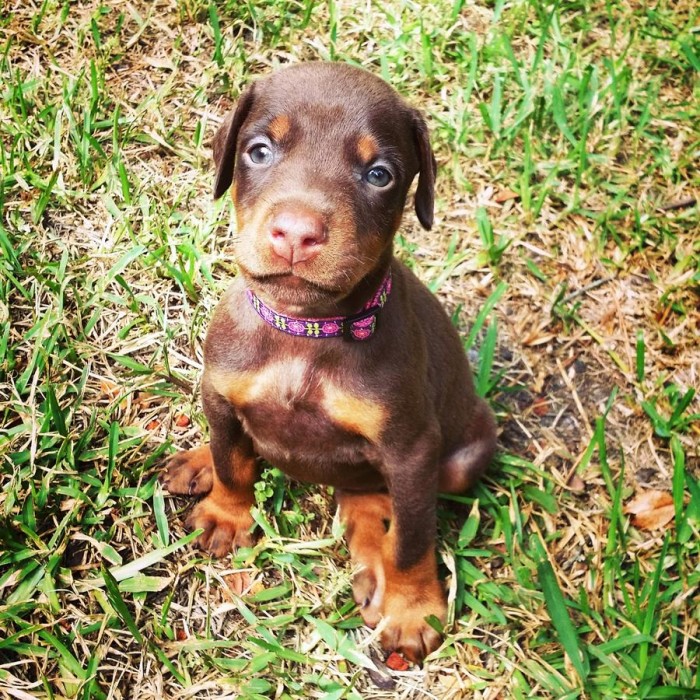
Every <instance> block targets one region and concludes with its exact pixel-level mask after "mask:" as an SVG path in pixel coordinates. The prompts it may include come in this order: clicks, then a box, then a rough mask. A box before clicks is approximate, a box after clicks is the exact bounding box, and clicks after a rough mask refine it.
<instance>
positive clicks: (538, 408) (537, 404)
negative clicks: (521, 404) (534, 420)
mask: <svg viewBox="0 0 700 700" xmlns="http://www.w3.org/2000/svg"><path fill="white" fill-rule="evenodd" d="M548 411H549V400H548V399H547V398H546V397H544V396H538V397H537V398H536V399H535V400H534V401H533V402H532V412H533V413H534V414H535V415H536V416H540V417H541V416H546V415H547V412H548Z"/></svg>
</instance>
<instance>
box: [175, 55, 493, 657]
mask: <svg viewBox="0 0 700 700" xmlns="http://www.w3.org/2000/svg"><path fill="white" fill-rule="evenodd" d="M213 150H214V161H215V163H216V184H215V191H214V196H215V197H216V198H218V197H221V196H222V195H223V194H224V193H225V192H226V191H227V190H228V189H229V188H231V192H232V196H233V202H234V205H235V211H236V218H237V224H238V231H237V237H236V239H235V254H236V258H237V262H238V265H239V267H240V276H239V277H238V278H237V279H236V280H235V281H234V283H233V284H232V285H231V287H230V288H229V289H228V291H227V292H226V293H225V294H224V297H223V298H222V300H221V302H220V303H219V305H218V306H217V308H216V311H215V313H214V316H213V319H212V321H211V326H210V328H209V332H208V334H207V338H206V343H205V347H204V357H205V369H204V377H203V381H202V401H203V405H204V412H205V414H206V417H207V419H208V421H209V426H210V443H209V444H208V445H204V446H202V447H199V448H195V449H193V450H189V451H187V452H183V453H180V454H179V455H176V456H175V457H174V458H173V459H172V460H171V461H170V463H169V464H168V467H167V472H166V474H165V475H164V478H163V482H164V485H165V486H166V488H167V489H168V490H169V491H170V492H171V493H176V494H194V495H205V494H206V497H205V498H204V499H203V500H201V501H200V502H199V503H198V504H197V505H196V506H195V508H194V509H193V511H192V514H191V516H190V517H189V520H188V526H189V527H191V528H202V529H203V530H204V532H203V533H202V534H201V535H200V537H199V544H200V545H201V546H202V547H203V548H204V549H206V550H208V551H209V552H211V553H212V554H213V555H216V556H223V555H225V554H227V553H228V552H230V551H231V549H232V548H233V547H235V546H237V545H249V544H250V543H251V534H250V530H251V527H252V525H253V520H252V518H251V515H250V507H251V505H252V504H253V502H254V495H253V487H254V483H255V481H256V479H257V477H258V465H257V462H256V459H257V457H258V456H260V457H263V458H264V459H266V460H267V461H269V462H270V463H271V464H274V465H276V466H277V467H279V468H281V469H282V470H284V471H285V472H286V473H287V474H288V475H289V476H291V477H293V478H294V479H299V480H301V481H306V482H315V483H318V484H328V485H331V486H334V487H335V494H336V497H337V499H338V503H339V507H340V514H341V518H342V520H343V522H344V523H345V525H346V537H347V540H348V547H349V550H350V553H351V556H352V560H353V562H354V564H355V565H356V566H357V569H358V573H357V575H356V576H355V578H354V580H353V595H354V598H355V600H356V601H357V603H358V604H359V605H360V609H361V613H362V616H363V618H364V620H365V622H366V623H367V624H368V625H370V626H375V625H377V624H378V623H379V621H380V619H383V618H384V619H385V626H384V628H383V633H382V635H381V641H382V645H383V646H384V647H385V649H387V650H398V651H400V652H403V653H404V654H405V655H406V656H407V657H408V658H409V659H411V660H414V661H421V660H422V659H423V657H424V656H425V655H426V654H428V653H430V652H431V651H433V650H435V649H436V648H437V646H438V645H439V643H440V636H439V634H438V633H437V632H435V630H434V629H433V628H432V627H431V626H430V625H429V624H428V623H427V622H426V621H425V618H426V617H427V616H429V615H435V616H437V617H438V618H439V619H441V620H443V621H444V619H445V613H446V603H445V595H444V592H443V589H442V586H441V584H440V582H439V580H438V576H437V564H436V556H435V536H436V499H437V493H438V491H446V492H451V493H458V492H462V491H464V490H465V489H467V488H468V487H469V486H470V485H471V484H472V483H473V482H474V480H475V479H476V478H477V477H478V476H479V475H480V474H481V472H482V471H483V470H484V469H485V467H486V466H487V465H488V463H489V461H490V459H491V457H492V454H493V452H494V449H495V434H496V431H495V423H494V419H493V416H492V414H491V411H490V410H489V408H488V406H487V405H486V403H485V402H484V401H483V400H482V399H481V398H479V397H478V396H477V395H476V394H475V391H474V386H473V382H472V377H471V373H470V369H469V365H468V363H467V359H466V357H465V355H464V351H463V348H462V345H461V343H460V340H459V337H458V335H457V333H456V332H455V330H454V329H453V327H452V325H451V323H450V320H449V319H448V317H447V315H446V314H445V312H444V311H443V309H442V308H441V306H440V304H439V303H438V301H437V300H436V299H435V297H433V296H432V295H431V294H430V292H429V291H428V290H427V289H426V288H425V287H424V286H423V285H422V284H421V283H420V282H419V281H418V279H417V278H416V277H415V276H414V275H413V274H412V273H411V272H410V271H409V270H408V269H407V268H406V267H405V266H404V265H403V264H402V263H400V262H399V261H397V260H396V259H395V258H394V256H393V253H392V239H393V236H394V233H395V232H396V230H397V228H398V227H399V224H400V222H401V217H402V214H403V210H404V204H405V201H406V197H407V193H408V189H409V186H410V185H411V182H412V180H413V179H414V177H415V175H416V174H418V185H417V189H416V194H415V210H416V213H417V215H418V219H419V221H420V223H421V224H422V225H423V227H424V228H426V229H429V228H430V227H431V226H432V223H433V198H434V194H433V191H434V184H435V160H434V158H433V154H432V150H431V147H430V142H429V139H428V130H427V127H426V125H425V122H424V121H423V118H422V117H421V116H420V114H419V113H418V112H417V111H416V110H414V109H412V108H411V107H409V106H408V105H407V104H406V103H405V102H404V101H403V100H402V99H401V98H400V97H399V96H398V95H397V94H396V92H394V90H393V89H392V88H390V87H389V86H388V85H387V84H386V83H384V82H383V81H382V80H380V79H379V78H376V77H374V76H373V75H371V74H370V73H367V72H365V71H363V70H360V69H357V68H353V67H350V66H347V65H342V64H333V63H308V64H301V65H297V66H293V67H289V68H286V69H284V70H280V71H278V72H276V73H273V74H272V75H271V76H269V77H266V78H264V79H261V80H258V81H257V82H255V83H253V84H252V85H251V86H250V87H248V88H247V90H245V92H244V93H243V94H242V96H241V98H240V100H239V101H238V104H237V107H236V109H235V111H233V112H232V113H231V114H229V115H228V117H227V118H226V120H225V122H224V124H223V126H222V127H221V128H220V129H219V131H218V133H217V134H216V136H215V138H214V142H213Z"/></svg>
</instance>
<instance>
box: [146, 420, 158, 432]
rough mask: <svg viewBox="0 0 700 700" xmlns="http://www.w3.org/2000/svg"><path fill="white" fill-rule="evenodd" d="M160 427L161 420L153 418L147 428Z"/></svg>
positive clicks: (154, 428)
mask: <svg viewBox="0 0 700 700" xmlns="http://www.w3.org/2000/svg"><path fill="white" fill-rule="evenodd" d="M159 427H160V421H159V420H155V419H154V420H151V421H148V423H146V430H157V429H158V428H159Z"/></svg>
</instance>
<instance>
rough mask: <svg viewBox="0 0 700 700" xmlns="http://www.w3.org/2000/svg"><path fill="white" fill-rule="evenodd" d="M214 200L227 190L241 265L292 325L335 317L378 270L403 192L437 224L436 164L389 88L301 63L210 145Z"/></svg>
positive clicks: (360, 74) (419, 123) (248, 95)
mask: <svg viewBox="0 0 700 700" xmlns="http://www.w3.org/2000/svg"><path fill="white" fill-rule="evenodd" d="M213 150H214V161H215V163H216V184H215V190H214V196H215V197H216V198H218V197H221V196H222V195H223V194H224V193H225V192H226V190H228V189H229V187H231V189H232V197H233V201H234V205H235V208H236V217H237V222H238V235H237V238H236V244H235V248H236V258H237V261H238V263H239V266H240V268H241V270H242V272H243V274H244V275H245V276H246V278H247V281H248V283H249V284H250V285H251V287H252V288H253V289H254V290H255V291H256V293H258V294H259V295H260V296H262V298H263V299H266V300H267V301H268V302H270V303H272V304H273V305H276V307H277V308H278V309H286V310H287V312H288V313H294V312H297V313H304V312H308V311H309V310H314V311H321V310H330V309H333V308H335V306H336V305H337V304H338V303H339V302H341V301H342V300H343V299H346V298H347V297H349V296H350V294H351V293H352V291H353V290H354V289H355V288H356V287H357V285H358V284H360V283H361V282H362V281H363V280H365V279H367V278H368V277H370V276H371V274H372V272H374V271H377V270H380V269H385V268H386V265H387V263H388V261H389V259H390V256H391V245H392V238H393V235H394V233H395V232H396V229H397V228H398V226H399V224H400V222H401V215H402V212H403V208H404V203H405V201H406V195H407V192H408V188H409V186H410V184H411V182H412V180H413V178H414V177H415V175H416V173H418V187H417V190H416V197H415V209H416V213H417V215H418V219H419V221H420V222H421V224H422V225H423V226H424V227H425V228H426V229H429V228H430V227H431V225H432V222H433V190H434V184H435V160H434V158H433V154H432V151H431V148H430V142H429V139H428V130H427V127H426V125H425V122H424V121H423V118H422V117H421V116H420V114H419V113H418V112H417V111H416V110H414V109H412V108H411V107H409V106H408V105H407V104H406V103H405V102H404V101H403V100H402V99H401V98H400V97H399V96H398V94H397V93H396V92H395V91H394V90H393V89H392V88H390V87H389V86H388V85H387V84H386V83H385V82H384V81H382V80H380V79H379V78H377V77H375V76H373V75H371V74H370V73H367V72H366V71H363V70H361V69H358V68H352V67H350V66H347V65H344V64H338V63H307V64H301V65H298V66H293V67H290V68H286V69H284V70H281V71H278V72H276V73H273V74H272V75H271V76H269V77H267V78H264V79H262V80H258V81H257V82H255V83H253V84H252V85H251V86H250V87H248V89H247V90H246V91H245V92H244V93H243V94H242V95H241V98H240V100H239V102H238V105H237V107H236V109H235V111H234V112H232V113H231V114H229V115H228V116H227V117H226V120H225V121H224V124H223V125H222V127H221V128H220V129H219V131H218V133H217V134H216V136H215V138H214V142H213Z"/></svg>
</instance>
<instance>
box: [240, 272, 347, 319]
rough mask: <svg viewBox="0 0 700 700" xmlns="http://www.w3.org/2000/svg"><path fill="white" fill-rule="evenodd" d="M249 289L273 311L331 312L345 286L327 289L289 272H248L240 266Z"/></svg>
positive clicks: (288, 313)
mask: <svg viewBox="0 0 700 700" xmlns="http://www.w3.org/2000/svg"><path fill="white" fill-rule="evenodd" d="M242 272H243V275H244V277H245V279H246V282H247V284H248V288H249V289H251V290H252V291H253V292H254V293H255V294H256V295H257V296H259V297H260V298H261V299H262V300H263V302H265V303H266V304H268V305H269V306H271V307H272V308H273V309H274V310H275V311H277V312H279V313H284V314H287V315H289V316H300V317H301V316H308V317H310V316H318V317H321V316H324V315H332V314H333V313H334V312H335V310H336V307H337V304H338V302H339V300H340V299H342V298H343V297H344V296H346V295H347V293H348V291H347V290H339V289H329V288H326V287H324V286H322V285H319V284H317V283H315V282H312V281H310V280H307V279H305V278H303V277H300V276H298V275H295V274H293V273H283V274H280V273H277V274H269V275H264V274H251V273H250V272H249V271H247V270H243V269H242Z"/></svg>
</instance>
